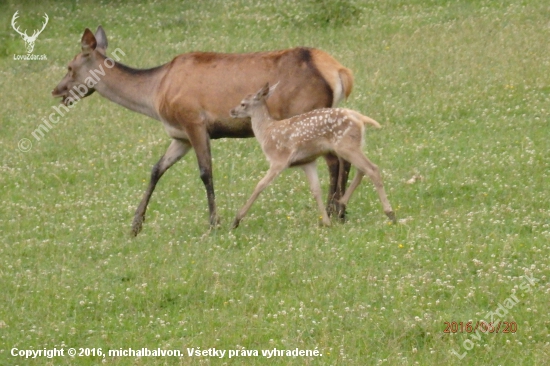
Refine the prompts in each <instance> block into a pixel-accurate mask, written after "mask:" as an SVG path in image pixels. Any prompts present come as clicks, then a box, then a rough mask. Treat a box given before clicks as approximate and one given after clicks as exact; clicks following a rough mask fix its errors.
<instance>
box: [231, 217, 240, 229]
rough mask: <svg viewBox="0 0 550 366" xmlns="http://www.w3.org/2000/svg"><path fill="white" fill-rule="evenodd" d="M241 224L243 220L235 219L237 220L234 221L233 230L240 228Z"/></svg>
mask: <svg viewBox="0 0 550 366" xmlns="http://www.w3.org/2000/svg"><path fill="white" fill-rule="evenodd" d="M240 223H241V220H240V219H238V218H236V217H235V220H233V224H232V225H231V229H236V228H238V227H239V224H240Z"/></svg>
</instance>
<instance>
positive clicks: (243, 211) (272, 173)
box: [231, 165, 285, 229]
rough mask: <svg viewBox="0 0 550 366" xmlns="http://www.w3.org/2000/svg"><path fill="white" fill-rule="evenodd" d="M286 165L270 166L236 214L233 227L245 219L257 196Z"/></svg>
mask: <svg viewBox="0 0 550 366" xmlns="http://www.w3.org/2000/svg"><path fill="white" fill-rule="evenodd" d="M284 168H285V167H284V166H273V165H271V166H270V167H269V170H268V171H267V174H266V175H265V177H263V178H262V179H261V180H260V181H259V182H258V184H257V185H256V188H254V192H252V195H251V196H250V198H249V199H248V201H246V203H245V204H244V206H243V207H242V208H241V209H240V210H239V212H238V213H237V216H235V220H234V221H233V225H231V228H232V229H236V228H237V227H238V226H239V223H240V222H241V220H242V219H243V217H244V216H245V215H246V213H247V212H248V210H249V209H250V206H252V204H253V203H254V201H256V198H258V196H259V195H260V193H262V191H263V190H264V189H265V187H267V186H268V185H269V183H271V182H272V181H273V179H275V178H276V177H277V176H278V175H279V174H280V173H281V172H282V171H283V169H284Z"/></svg>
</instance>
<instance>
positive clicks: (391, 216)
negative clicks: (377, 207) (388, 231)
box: [386, 211, 397, 224]
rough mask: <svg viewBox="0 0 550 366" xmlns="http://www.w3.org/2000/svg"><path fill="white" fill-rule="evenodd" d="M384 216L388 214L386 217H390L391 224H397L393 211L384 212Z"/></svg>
mask: <svg viewBox="0 0 550 366" xmlns="http://www.w3.org/2000/svg"><path fill="white" fill-rule="evenodd" d="M386 216H388V218H389V219H390V221H391V222H392V224H397V218H396V217H395V212H393V211H388V212H386Z"/></svg>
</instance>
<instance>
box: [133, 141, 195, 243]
mask: <svg viewBox="0 0 550 366" xmlns="http://www.w3.org/2000/svg"><path fill="white" fill-rule="evenodd" d="M190 149H191V144H190V143H189V142H188V141H182V140H172V143H170V146H168V149H167V150H166V153H164V155H163V156H162V158H160V160H159V161H158V162H157V163H156V164H155V166H153V169H152V170H151V179H150V180H149V186H148V187H147V190H146V191H145V194H144V195H143V198H142V199H141V202H140V204H139V206H138V208H137V210H136V213H135V215H134V222H133V223H132V234H133V235H134V236H137V234H139V232H140V231H141V229H142V227H143V221H145V212H146V211H147V205H148V204H149V200H150V199H151V195H152V194H153V191H154V190H155V187H156V185H157V183H158V181H159V180H160V177H162V175H163V174H164V172H166V171H167V170H168V169H169V168H170V167H171V166H172V165H174V163H176V162H177V161H178V160H180V159H181V158H182V157H183V156H184V155H185V154H187V152H188V151H189V150H190Z"/></svg>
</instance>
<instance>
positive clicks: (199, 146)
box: [187, 128, 220, 227]
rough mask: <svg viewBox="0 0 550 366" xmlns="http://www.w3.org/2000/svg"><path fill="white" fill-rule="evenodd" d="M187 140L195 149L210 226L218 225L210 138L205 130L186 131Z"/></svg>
mask: <svg viewBox="0 0 550 366" xmlns="http://www.w3.org/2000/svg"><path fill="white" fill-rule="evenodd" d="M187 134H188V136H189V140H190V141H191V144H192V145H193V148H194V149H195V153H196V155H197V162H198V164H199V171H200V178H201V180H202V182H203V184H204V187H205V188H206V198H207V199H208V210H209V212H210V226H211V227H214V226H217V225H219V223H220V219H219V217H218V213H217V211H216V196H215V194H214V178H213V176H212V152H211V150H210V137H209V136H208V133H207V132H206V130H205V129H203V128H200V129H197V130H194V131H190V130H189V131H187Z"/></svg>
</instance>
